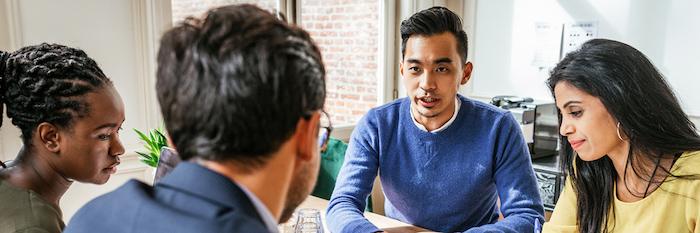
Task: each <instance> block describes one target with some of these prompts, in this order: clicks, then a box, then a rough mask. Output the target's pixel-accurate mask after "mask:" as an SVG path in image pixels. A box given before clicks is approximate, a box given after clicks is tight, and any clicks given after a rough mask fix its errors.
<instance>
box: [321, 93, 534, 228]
mask: <svg viewBox="0 0 700 233" xmlns="http://www.w3.org/2000/svg"><path fill="white" fill-rule="evenodd" d="M458 98H459V100H460V101H462V102H461V103H462V105H461V107H460V110H459V112H458V115H457V118H456V119H455V121H454V122H453V123H452V125H450V126H449V127H447V128H446V129H444V130H442V131H440V132H437V133H429V132H425V131H422V130H420V129H418V128H417V127H416V125H415V124H414V123H413V121H412V119H411V114H410V102H409V99H408V98H403V99H399V100H396V101H394V102H391V103H389V104H386V105H384V106H381V107H378V108H375V109H372V110H370V111H369V112H368V113H367V115H365V116H364V118H363V119H362V120H361V121H360V122H359V123H358V125H357V128H355V131H354V132H353V134H352V137H351V139H350V145H349V147H348V150H347V152H346V154H345V162H344V164H343V168H342V169H341V171H340V174H339V175H338V181H337V183H336V186H335V190H334V191H333V195H332V197H331V200H330V204H329V206H328V210H327V211H328V212H327V222H328V228H329V229H330V230H331V232H334V233H343V232H375V231H379V229H378V228H377V227H375V226H374V225H372V224H371V223H370V222H369V221H367V220H366V219H365V218H364V217H363V215H362V212H363V210H364V208H365V200H366V199H367V196H368V195H369V194H370V192H371V189H372V184H373V181H374V178H375V177H376V176H377V172H378V173H379V177H380V179H381V182H382V187H383V189H384V194H385V197H386V198H385V203H384V209H385V212H386V216H388V217H391V218H395V219H398V220H400V221H403V222H406V223H410V224H413V225H416V226H420V227H423V228H427V229H430V230H434V231H441V232H457V231H459V232H462V231H467V232H532V229H533V226H534V221H535V219H536V218H538V219H540V220H541V219H544V218H543V216H542V215H543V208H542V201H541V200H540V196H539V193H538V190H537V186H536V183H535V182H536V181H535V175H534V172H533V170H532V164H531V161H530V155H529V154H528V150H527V147H526V145H525V141H524V140H523V136H522V133H521V131H520V129H519V127H518V123H517V122H516V121H515V119H514V118H513V117H512V115H511V114H510V113H508V112H507V111H504V110H501V109H498V108H496V107H493V106H491V105H488V104H485V103H481V102H478V101H473V100H470V99H467V98H465V97H463V96H461V95H458ZM498 197H500V199H501V209H500V211H501V212H502V213H503V216H504V217H505V219H504V220H501V221H498V213H499V210H498V207H497V203H496V201H497V199H498Z"/></svg>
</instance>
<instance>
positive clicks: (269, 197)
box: [200, 143, 294, 221]
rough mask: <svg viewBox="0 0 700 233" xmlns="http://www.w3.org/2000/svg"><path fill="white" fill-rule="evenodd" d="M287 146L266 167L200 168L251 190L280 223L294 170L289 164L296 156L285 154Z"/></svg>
mask: <svg viewBox="0 0 700 233" xmlns="http://www.w3.org/2000/svg"><path fill="white" fill-rule="evenodd" d="M285 146H287V145H286V143H285V144H283V145H282V148H283V149H280V150H279V151H278V152H276V153H275V154H273V155H271V156H270V157H269V159H268V160H267V161H266V162H265V164H264V165H263V166H262V167H260V168H256V169H249V168H244V167H242V166H241V165H237V164H234V163H233V162H228V163H227V162H223V163H222V162H213V161H200V164H202V165H203V166H205V167H207V168H209V169H211V170H213V171H215V172H217V173H219V174H222V175H223V176H226V177H228V178H229V179H231V180H232V181H233V182H235V183H236V184H238V185H240V186H243V187H245V188H246V189H248V191H250V192H251V193H253V195H255V196H256V197H257V198H258V199H260V202H262V203H263V204H264V205H265V207H266V208H267V209H268V210H269V211H270V213H271V214H272V216H273V217H274V219H276V220H277V221H279V219H280V217H281V216H282V210H283V209H284V206H285V203H286V197H287V193H288V192H289V185H290V184H291V182H292V172H293V170H294V163H293V162H289V161H292V160H290V159H291V158H290V157H291V156H294V154H293V153H289V152H288V150H285V149H284V147H285Z"/></svg>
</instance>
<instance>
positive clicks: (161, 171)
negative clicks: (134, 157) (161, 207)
mask: <svg viewBox="0 0 700 233" xmlns="http://www.w3.org/2000/svg"><path fill="white" fill-rule="evenodd" d="M181 161H182V159H180V156H179V155H178V154H177V151H175V150H173V149H171V148H168V147H162V148H161V149H160V158H159V159H158V167H156V175H155V177H154V178H153V183H156V182H158V181H160V179H161V178H163V177H164V176H165V175H167V174H168V173H170V172H171V171H172V170H173V169H175V166H177V164H179V163H180V162H181Z"/></svg>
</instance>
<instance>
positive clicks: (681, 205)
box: [542, 151, 700, 233]
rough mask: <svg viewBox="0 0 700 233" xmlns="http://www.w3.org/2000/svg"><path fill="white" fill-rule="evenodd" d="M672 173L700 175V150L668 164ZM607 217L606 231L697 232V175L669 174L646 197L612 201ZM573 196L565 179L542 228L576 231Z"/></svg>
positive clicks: (699, 227)
mask: <svg viewBox="0 0 700 233" xmlns="http://www.w3.org/2000/svg"><path fill="white" fill-rule="evenodd" d="M671 173H672V174H674V175H700V151H695V152H686V153H683V155H681V157H680V158H678V160H676V162H675V163H674V165H673V167H672V168H671ZM613 206H614V207H613V210H611V211H613V212H614V217H613V215H611V216H610V219H609V220H608V230H609V231H610V232H635V233H637V232H697V233H700V225H698V219H699V218H700V179H699V180H693V179H674V178H669V179H667V181H666V182H664V183H663V184H661V186H659V188H657V189H656V190H655V191H654V192H652V193H651V194H650V195H649V196H647V197H646V198H644V199H642V200H639V201H636V202H622V201H620V200H618V199H617V196H616V195H615V200H614V203H613ZM576 228H577V226H576V196H575V194H574V192H573V189H572V187H571V183H570V182H569V181H568V179H567V181H566V184H565V187H564V191H562V194H561V196H560V197H559V201H558V202H557V206H556V207H555V208H554V213H552V218H551V219H550V220H549V222H546V223H545V224H544V226H543V229H542V232H577V229H576Z"/></svg>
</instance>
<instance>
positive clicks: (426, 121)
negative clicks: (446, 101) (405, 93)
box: [411, 99, 457, 132]
mask: <svg viewBox="0 0 700 233" xmlns="http://www.w3.org/2000/svg"><path fill="white" fill-rule="evenodd" d="M411 104H412V105H413V104H415V103H411ZM456 104H457V103H456V102H455V100H454V99H453V100H452V104H450V106H448V107H447V109H445V111H444V112H442V113H441V114H439V115H438V116H433V117H426V116H423V115H421V114H420V113H419V112H418V110H417V108H415V107H411V111H412V112H413V117H414V119H415V120H416V121H417V122H418V123H419V124H421V125H423V127H425V129H426V130H428V132H432V131H433V130H436V129H439V128H440V127H442V126H443V125H445V124H446V123H447V122H448V121H450V118H452V116H453V115H454V114H456V113H455V105H456Z"/></svg>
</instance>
